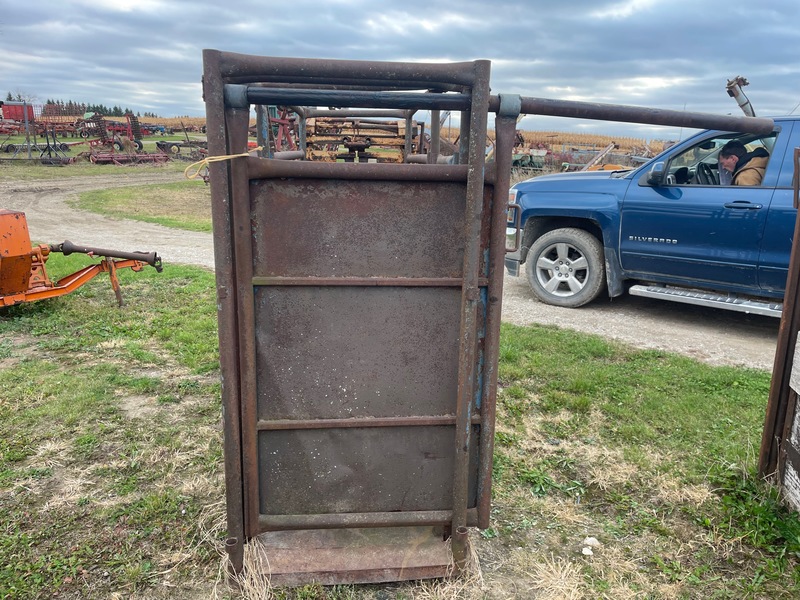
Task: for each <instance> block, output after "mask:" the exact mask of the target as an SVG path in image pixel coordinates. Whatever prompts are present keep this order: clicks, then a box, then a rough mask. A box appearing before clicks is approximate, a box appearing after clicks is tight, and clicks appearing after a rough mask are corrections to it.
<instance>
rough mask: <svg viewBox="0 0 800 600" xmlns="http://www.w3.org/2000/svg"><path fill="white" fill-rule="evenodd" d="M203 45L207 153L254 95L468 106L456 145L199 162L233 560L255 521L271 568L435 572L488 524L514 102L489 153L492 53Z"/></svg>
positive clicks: (277, 99) (241, 134)
mask: <svg viewBox="0 0 800 600" xmlns="http://www.w3.org/2000/svg"><path fill="white" fill-rule="evenodd" d="M204 58H205V74H204V86H205V100H206V103H207V112H208V138H209V150H210V152H211V154H212V155H215V156H216V155H225V154H236V153H241V152H243V151H245V150H246V148H247V146H246V143H247V126H248V117H249V107H250V105H251V104H257V105H262V104H263V105H287V104H288V105H302V104H306V105H325V106H336V107H348V106H350V107H358V108H396V109H397V108H400V109H408V110H417V109H425V110H427V109H442V110H452V109H457V110H460V111H461V113H462V119H463V122H464V126H463V127H462V136H461V139H462V142H463V143H462V156H461V157H460V162H461V163H462V164H450V165H427V164H425V165H418V164H414V165H410V164H363V163H362V164H360V163H312V162H305V161H301V162H289V161H280V160H273V159H263V158H253V157H250V158H236V159H232V160H231V161H230V162H229V163H227V164H215V165H212V166H211V169H212V171H211V182H212V190H211V191H212V198H213V211H214V212H213V215H214V231H215V253H216V264H217V278H218V287H219V297H220V342H221V354H222V372H223V378H224V388H223V390H224V391H223V401H224V405H225V413H226V420H225V431H226V483H227V499H228V527H229V534H230V535H231V542H230V548H231V557H232V564H233V567H234V568H235V569H238V568H241V566H242V553H243V544H244V543H245V542H246V541H247V540H251V539H253V538H259V540H260V541H261V542H262V543H264V544H266V546H267V547H268V549H269V550H268V551H269V560H270V566H271V571H272V577H273V581H275V582H284V583H300V582H304V581H311V580H314V581H321V582H323V583H335V582H352V581H382V580H399V579H409V578H422V577H435V576H442V575H444V574H446V572H447V571H448V569H449V568H450V563H451V556H450V550H449V547H452V558H454V559H455V562H456V564H463V562H464V560H465V557H466V553H467V528H468V527H469V526H478V525H480V526H483V527H486V526H488V519H489V499H490V494H491V486H490V476H491V466H492V462H491V461H492V441H493V435H494V434H493V431H494V397H495V386H496V377H497V374H496V365H497V349H498V333H499V326H500V297H501V291H502V290H501V287H502V276H503V271H502V269H503V255H504V235H505V232H504V228H505V220H506V219H505V203H506V198H507V191H508V171H509V169H510V156H511V149H512V147H513V141H514V137H513V134H514V124H515V121H516V116H517V115H518V109H519V106H518V103H517V104H516V106H515V107H514V106H512V108H511V109H509V113H510V116H509V117H507V120H509V122H510V123H511V128H510V133H509V129H508V128H507V127H506V128H503V126H502V125H499V126H498V136H497V137H498V142H497V143H498V145H499V146H500V145H503V146H507V152H506V154H507V155H508V156H509V161H508V163H509V164H505V163H504V162H503V161H500V162H498V163H493V164H491V165H490V166H488V167H487V166H486V165H485V164H484V158H485V145H484V144H485V138H486V117H487V113H488V108H489V100H490V96H489V63H488V62H487V61H476V62H470V63H460V64H457V65H426V64H392V63H358V62H347V61H346V62H343V63H342V62H337V61H319V60H294V59H269V58H259V57H247V56H242V55H234V54H228V53H221V52H217V51H206V52H205V55H204ZM412 90H421V91H412ZM431 91H436V93H431ZM512 104H513V103H512ZM502 119H503V117H501V120H502ZM447 538H450V540H451V541H450V546H448V544H447V543H446V542H445V540H446V539H447ZM297 546H301V547H299V548H298V547H297ZM329 547H333V548H336V547H338V548H339V551H338V552H334V551H333V550H330V549H329ZM283 556H286V557H287V558H286V559H285V560H284V559H283V558H282V557H283Z"/></svg>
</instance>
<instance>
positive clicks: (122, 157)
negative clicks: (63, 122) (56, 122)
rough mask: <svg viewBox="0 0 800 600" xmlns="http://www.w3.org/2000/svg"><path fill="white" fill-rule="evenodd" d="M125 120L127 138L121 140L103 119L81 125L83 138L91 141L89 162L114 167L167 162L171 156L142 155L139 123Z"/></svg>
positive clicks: (90, 118) (94, 116) (91, 119)
mask: <svg viewBox="0 0 800 600" xmlns="http://www.w3.org/2000/svg"><path fill="white" fill-rule="evenodd" d="M126 117H127V120H128V124H127V126H124V125H123V126H122V127H123V129H124V131H125V133H126V134H127V135H122V136H117V135H116V134H115V133H114V131H109V129H108V123H107V122H106V120H105V119H104V118H103V117H102V115H98V114H92V115H91V116H88V117H87V118H85V119H84V120H83V122H82V123H81V125H80V136H81V137H83V138H92V139H87V143H88V144H89V150H90V152H89V154H88V158H89V161H90V162H93V163H95V164H115V165H122V164H126V163H141V162H156V163H160V162H166V161H168V160H169V156H168V155H167V154H165V153H164V152H155V153H147V152H144V151H142V148H143V145H142V141H141V137H142V133H141V128H140V125H139V119H138V118H137V117H135V116H133V115H131V114H129V115H126ZM137 136H138V139H137ZM159 150H160V148H159Z"/></svg>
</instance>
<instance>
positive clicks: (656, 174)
mask: <svg viewBox="0 0 800 600" xmlns="http://www.w3.org/2000/svg"><path fill="white" fill-rule="evenodd" d="M665 173H666V163H663V162H657V163H655V164H654V165H653V166H652V167H650V171H649V172H648V173H647V183H649V184H650V185H663V184H664V174H665Z"/></svg>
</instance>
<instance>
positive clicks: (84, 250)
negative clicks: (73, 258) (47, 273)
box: [50, 240, 161, 271]
mask: <svg viewBox="0 0 800 600" xmlns="http://www.w3.org/2000/svg"><path fill="white" fill-rule="evenodd" d="M50 251H51V252H61V253H63V254H64V256H69V255H70V254H88V255H89V256H106V257H109V258H126V259H128V260H139V261H141V262H143V263H147V264H148V265H150V266H152V267H155V268H156V269H157V270H158V271H161V257H159V256H158V254H156V253H155V252H124V251H122V250H106V249H104V248H92V247H90V246H78V245H77V244H73V243H72V242H70V241H69V240H65V241H63V242H61V243H60V244H50Z"/></svg>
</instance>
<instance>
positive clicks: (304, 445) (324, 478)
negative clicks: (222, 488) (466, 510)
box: [259, 426, 478, 524]
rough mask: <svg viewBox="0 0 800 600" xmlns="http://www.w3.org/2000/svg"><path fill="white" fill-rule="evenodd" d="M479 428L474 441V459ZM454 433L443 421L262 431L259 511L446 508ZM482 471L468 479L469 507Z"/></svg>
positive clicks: (343, 512)
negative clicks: (419, 424) (430, 424)
mask: <svg viewBox="0 0 800 600" xmlns="http://www.w3.org/2000/svg"><path fill="white" fill-rule="evenodd" d="M476 429H477V428H476V427H474V426H473V428H472V430H473V436H472V438H473V439H472V440H471V444H470V446H471V453H472V457H471V458H472V459H473V460H475V459H476V458H477V457H476V454H477V448H478V440H477V439H475V435H476ZM453 435H454V428H453V427H444V426H439V427H414V428H409V427H386V428H377V427H371V428H365V429H336V428H334V429H328V430H322V429H314V430H300V431H270V432H261V434H260V435H259V462H260V473H261V483H260V485H261V507H260V513H261V514H267V515H281V514H309V515H314V514H348V513H370V512H397V513H399V512H405V511H435V510H447V509H449V508H450V507H451V506H452V472H453V452H452V446H453ZM476 476H477V471H475V472H474V473H473V474H472V476H471V478H470V481H469V484H470V485H469V489H468V492H467V500H466V503H467V504H468V506H469V507H474V506H476V503H477V499H476V498H477V496H476ZM397 516H398V517H400V515H397ZM443 524H444V523H443Z"/></svg>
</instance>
